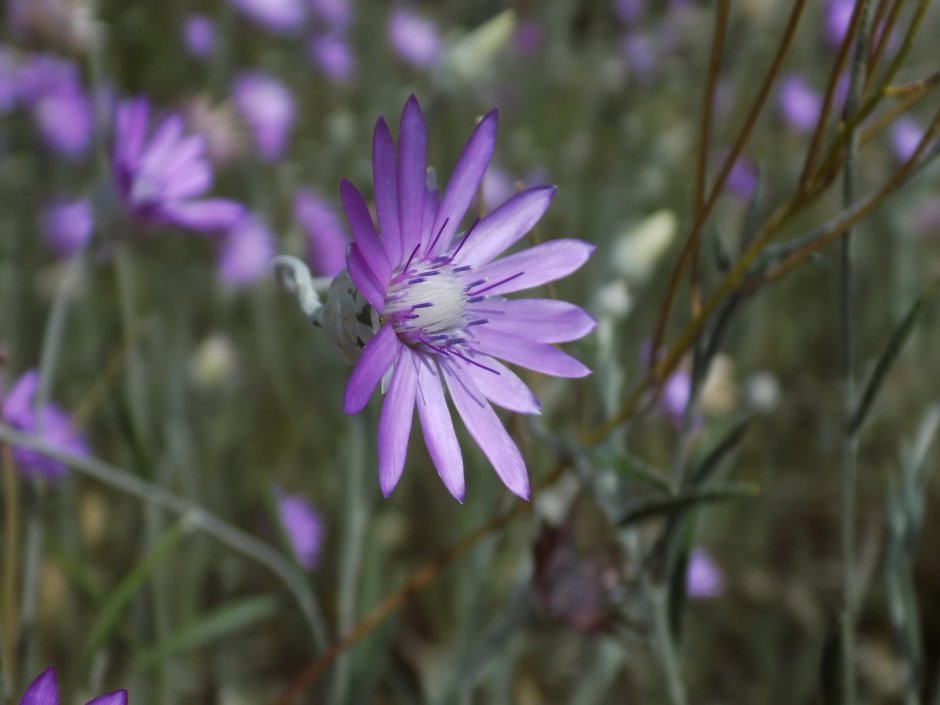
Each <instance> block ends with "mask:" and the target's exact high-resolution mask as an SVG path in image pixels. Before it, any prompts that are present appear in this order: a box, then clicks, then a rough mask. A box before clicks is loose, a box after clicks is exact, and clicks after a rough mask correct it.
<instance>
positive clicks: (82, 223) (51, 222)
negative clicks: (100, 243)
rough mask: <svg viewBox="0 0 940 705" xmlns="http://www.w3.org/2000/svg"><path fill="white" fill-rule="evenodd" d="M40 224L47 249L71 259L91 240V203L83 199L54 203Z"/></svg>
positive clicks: (92, 225) (92, 218) (92, 219)
mask: <svg viewBox="0 0 940 705" xmlns="http://www.w3.org/2000/svg"><path fill="white" fill-rule="evenodd" d="M42 224H43V232H44V234H45V238H46V244H47V245H48V246H49V248H50V249H51V250H52V251H53V252H55V253H56V255H58V256H59V257H71V256H72V255H74V254H76V253H77V252H79V251H81V250H82V249H83V248H84V247H85V245H87V244H88V241H89V240H90V239H91V233H92V229H93V228H94V214H93V213H92V210H91V203H89V202H88V200H87V199H85V198H79V199H77V200H75V201H60V202H57V203H54V204H53V205H51V206H50V207H49V208H47V209H46V211H45V213H44V214H43V219H42Z"/></svg>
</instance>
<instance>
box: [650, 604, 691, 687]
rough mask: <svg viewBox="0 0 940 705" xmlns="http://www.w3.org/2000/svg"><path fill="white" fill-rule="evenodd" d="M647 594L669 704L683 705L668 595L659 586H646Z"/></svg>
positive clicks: (680, 676)
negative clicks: (670, 625) (670, 622)
mask: <svg viewBox="0 0 940 705" xmlns="http://www.w3.org/2000/svg"><path fill="white" fill-rule="evenodd" d="M647 593H648V595H649V600H650V603H651V606H652V609H653V637H654V639H655V644H656V651H657V653H658V655H659V661H660V663H661V664H662V666H663V676H664V677H665V679H666V690H667V692H668V693H669V702H670V703H672V705H685V704H686V702H688V700H687V698H686V694H685V685H684V684H683V682H682V671H681V669H680V668H679V656H678V654H677V653H676V644H675V641H674V639H673V638H672V631H671V629H670V628H669V601H668V593H667V592H666V590H665V589H664V588H663V587H661V586H648V588H647Z"/></svg>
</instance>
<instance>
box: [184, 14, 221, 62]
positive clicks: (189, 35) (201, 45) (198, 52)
mask: <svg viewBox="0 0 940 705" xmlns="http://www.w3.org/2000/svg"><path fill="white" fill-rule="evenodd" d="M215 39H216V36H215V23H214V22H213V21H212V20H210V19H209V18H208V17H206V16H205V15H203V14H200V13H198V12H194V13H192V14H190V15H187V16H186V19H185V20H183V43H184V44H185V45H186V50H187V51H188V52H189V54H190V56H193V57H195V58H197V59H205V58H206V57H207V56H209V55H210V54H211V53H212V50H213V49H214V48H215Z"/></svg>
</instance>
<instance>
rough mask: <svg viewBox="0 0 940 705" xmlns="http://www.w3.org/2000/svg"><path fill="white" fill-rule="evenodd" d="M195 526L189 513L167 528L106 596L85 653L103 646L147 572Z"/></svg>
mask: <svg viewBox="0 0 940 705" xmlns="http://www.w3.org/2000/svg"><path fill="white" fill-rule="evenodd" d="M191 528H192V527H191V525H190V522H189V520H188V518H187V517H185V516H184V517H183V518H181V519H180V520H179V521H177V522H176V523H175V524H173V526H171V527H170V528H169V529H168V530H167V531H166V532H164V534H163V536H161V537H160V540H159V541H157V543H156V545H154V547H153V548H152V549H150V552H149V553H148V554H147V555H146V556H144V559H143V560H142V561H141V562H140V563H138V564H137V565H136V566H134V569H133V570H131V572H130V573H128V574H127V575H126V576H125V577H124V579H123V580H121V582H120V583H118V585H117V587H116V588H115V589H114V591H113V592H111V594H109V595H107V596H106V597H105V600H104V604H103V607H102V609H101V614H100V615H99V616H98V621H96V622H95V624H94V626H93V627H92V629H91V631H90V632H89V633H88V638H87V639H86V640H85V656H86V657H87V658H89V659H90V658H91V657H92V656H94V654H95V653H96V652H97V651H98V649H100V648H101V646H102V644H104V643H105V642H106V641H107V639H108V637H109V636H110V635H111V632H113V631H114V629H115V627H116V626H117V625H118V622H119V621H120V619H121V615H122V614H123V613H124V610H125V608H126V607H127V605H128V604H129V603H130V601H131V599H132V598H133V597H134V595H136V594H137V591H138V590H139V589H140V586H141V585H143V583H144V581H145V580H146V579H147V576H148V575H150V572H151V571H152V570H153V569H154V567H155V566H156V565H157V564H158V563H159V562H160V561H161V560H163V558H164V557H166V555H167V554H168V553H170V551H172V550H173V548H175V547H176V544H177V543H179V540H180V539H181V538H183V536H185V535H186V534H187V533H188V532H189V530H190V529H191Z"/></svg>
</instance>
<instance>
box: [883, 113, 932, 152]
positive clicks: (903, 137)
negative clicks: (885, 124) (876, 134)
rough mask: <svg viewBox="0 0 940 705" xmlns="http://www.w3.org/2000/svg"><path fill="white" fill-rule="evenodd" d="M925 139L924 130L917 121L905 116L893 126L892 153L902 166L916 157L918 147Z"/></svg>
mask: <svg viewBox="0 0 940 705" xmlns="http://www.w3.org/2000/svg"><path fill="white" fill-rule="evenodd" d="M923 137H924V128H922V127H921V126H920V125H919V124H918V123H917V120H915V119H914V118H912V117H910V116H909V115H904V116H902V117H901V118H899V119H898V120H897V121H895V122H894V124H893V125H891V132H890V139H891V151H892V152H893V153H894V158H895V159H897V160H898V161H899V162H901V163H902V164H903V163H904V162H906V161H907V160H908V159H910V158H911V157H913V156H914V153H915V152H916V151H917V146H918V145H919V144H920V141H921V140H922V139H923Z"/></svg>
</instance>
